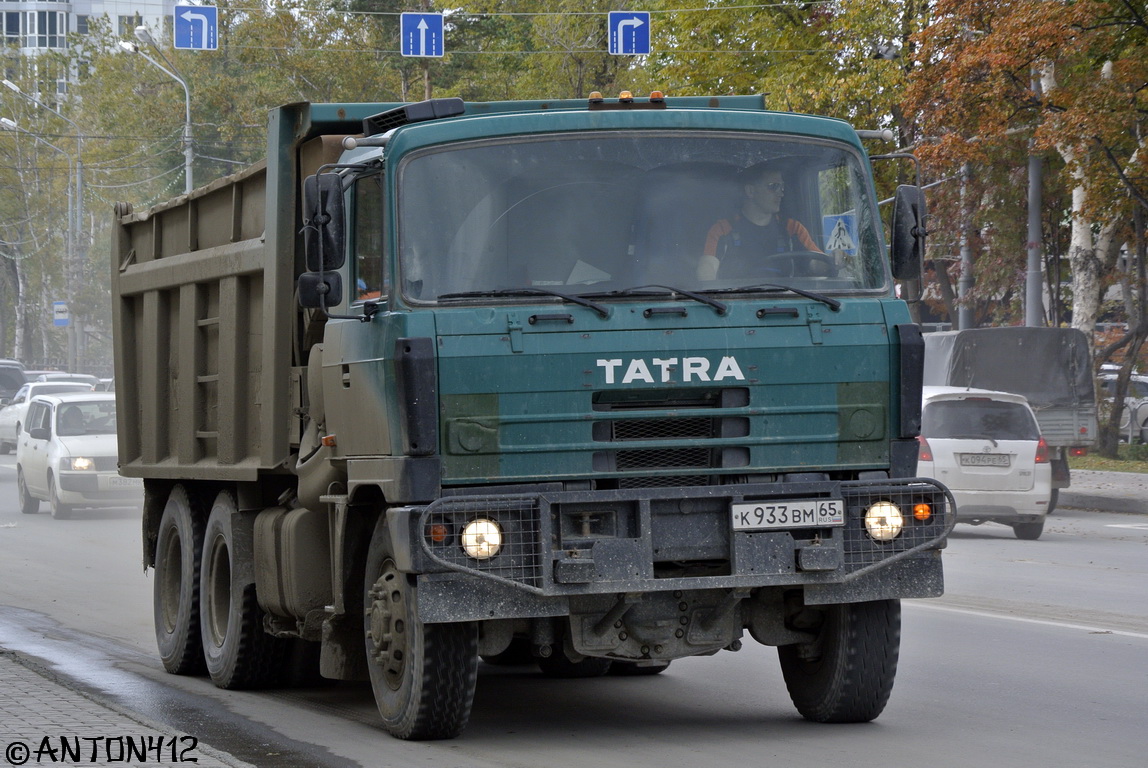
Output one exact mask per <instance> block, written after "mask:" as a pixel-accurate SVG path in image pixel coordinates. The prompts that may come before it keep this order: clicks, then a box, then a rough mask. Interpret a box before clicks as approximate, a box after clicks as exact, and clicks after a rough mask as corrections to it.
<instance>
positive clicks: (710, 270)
mask: <svg viewBox="0 0 1148 768" xmlns="http://www.w3.org/2000/svg"><path fill="white" fill-rule="evenodd" d="M740 176H741V178H742V179H744V182H743V185H742V191H743V193H744V199H743V200H742V204H741V210H740V211H739V212H738V213H736V214H735V215H734V217H733V219H721V220H720V221H718V222H717V223H716V224H714V225H713V226H712V227H710V231H709V234H708V235H707V236H706V244H705V249H704V250H703V252H702V257H701V260H700V261H699V262H698V271H697V272H698V279H699V280H716V279H717V276H718V267H719V266H720V265H721V261H722V259H724V258H726V257H727V256H730V255H734V254H735V252H737V251H741V252H742V253H744V254H745V255H750V256H753V255H758V254H760V255H761V256H770V255H773V254H778V253H792V252H794V251H812V252H813V253H823V251H822V250H821V249H820V248H818V247H817V244H816V243H814V242H813V238H812V237H810V236H809V231H808V230H807V229H806V228H805V227H804V226H803V225H802V224H801V222H800V221H797V220H796V219H790V218H782V217H781V215H780V213H779V211H780V210H781V201H782V199H783V198H784V197H785V180H784V179H783V178H782V175H781V169H780V167H778V164H777V162H776V161H772V160H767V161H765V162H762V163H758V164H757V165H752V166H750V167H749V168H746V169H745V170H743V171H742V172H741V174H740ZM762 271H763V272H767V271H773V270H767V269H766V268H765V267H764V266H763V269H762Z"/></svg>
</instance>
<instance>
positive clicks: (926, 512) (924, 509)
mask: <svg viewBox="0 0 1148 768" xmlns="http://www.w3.org/2000/svg"><path fill="white" fill-rule="evenodd" d="M932 516H933V508H932V507H930V506H929V505H928V504H914V505H913V517H914V519H916V520H920V521H921V522H922V523H923V522H925V521H927V520H928V519H929V518H930V517H932Z"/></svg>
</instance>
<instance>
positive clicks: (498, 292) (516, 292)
mask: <svg viewBox="0 0 1148 768" xmlns="http://www.w3.org/2000/svg"><path fill="white" fill-rule="evenodd" d="M491 296H555V297H557V298H559V299H562V300H563V301H569V302H570V303H572V304H580V305H582V306H583V307H589V308H590V309H592V310H594V311H595V312H597V313H598V314H599V315H601V316H602V317H609V316H610V310H609V309H607V308H606V307H603V306H602V305H601V304H598V303H597V302H594V301H590V300H589V299H585V298H582V297H581V296H572V295H570V294H568V293H562V292H560V291H552V290H550V289H549V288H497V289H494V290H490V291H461V292H458V293H444V294H442V295H440V296H439V297H438V299H440V300H441V299H480V298H488V297H491Z"/></svg>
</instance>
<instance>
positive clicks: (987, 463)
mask: <svg viewBox="0 0 1148 768" xmlns="http://www.w3.org/2000/svg"><path fill="white" fill-rule="evenodd" d="M961 466H962V467H1007V466H1010V457H1009V455H1008V454H1007V453H962V454H961Z"/></svg>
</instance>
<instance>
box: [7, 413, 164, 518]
mask: <svg viewBox="0 0 1148 768" xmlns="http://www.w3.org/2000/svg"><path fill="white" fill-rule="evenodd" d="M117 453H118V451H117V445H116V397H115V395H114V394H112V393H109V392H74V393H66V394H59V395H40V396H38V397H35V398H33V399H32V401H31V403H30V404H29V406H28V418H27V419H26V421H25V423H24V424H23V425H22V426H21V429H20V434H19V435H18V436H17V440H16V486H17V488H18V492H19V494H20V511H22V512H23V513H24V514H27V515H34V514H36V513H37V512H39V511H40V502H41V500H47V501H48V502H49V504H51V507H52V517H55V518H68V517H71V515H72V510H73V508H74V507H125V506H138V505H140V504H141V503H142V502H143V481H142V480H141V479H139V478H133V477H121V476H120V474H119V471H118V464H119V462H118V458H117Z"/></svg>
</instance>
